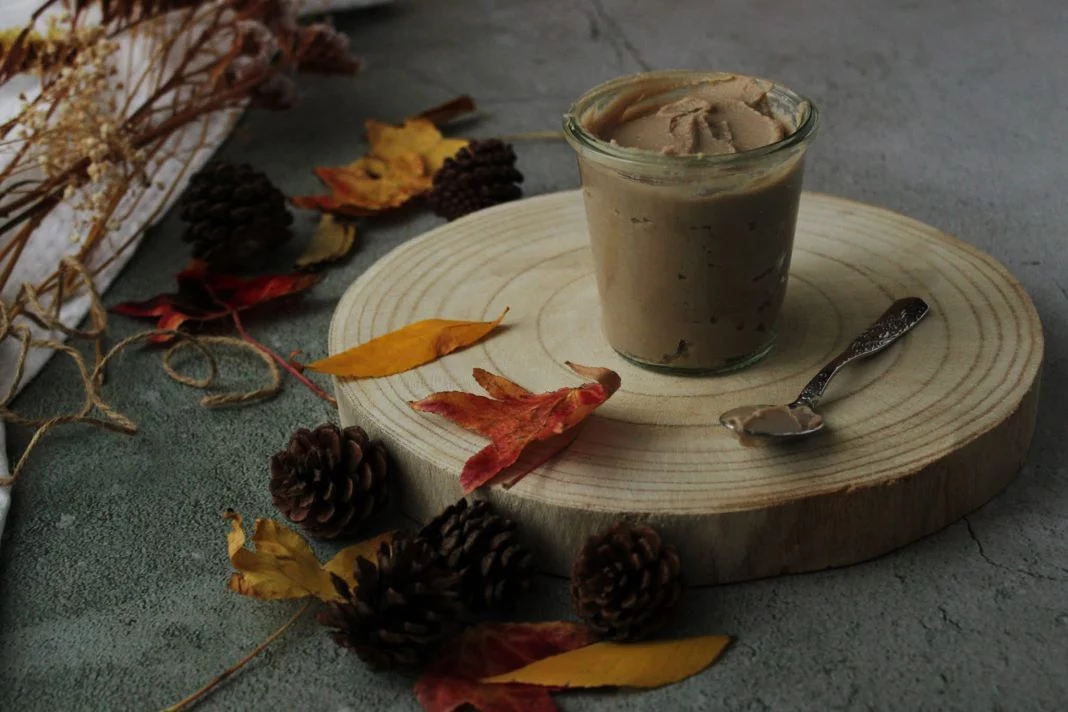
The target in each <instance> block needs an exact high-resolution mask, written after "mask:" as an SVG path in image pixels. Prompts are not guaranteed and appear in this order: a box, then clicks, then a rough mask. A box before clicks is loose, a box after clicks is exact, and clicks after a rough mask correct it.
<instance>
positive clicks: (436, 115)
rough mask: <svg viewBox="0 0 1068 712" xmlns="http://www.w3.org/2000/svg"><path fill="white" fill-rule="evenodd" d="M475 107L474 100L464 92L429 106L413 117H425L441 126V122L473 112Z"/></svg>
mask: <svg viewBox="0 0 1068 712" xmlns="http://www.w3.org/2000/svg"><path fill="white" fill-rule="evenodd" d="M477 109H478V107H477V106H475V100H474V99H472V98H471V97H469V96H468V95H467V94H464V95H462V96H458V97H456V98H455V99H450V100H449V101H446V102H445V103H444V104H439V105H438V106H434V107H431V108H429V109H427V110H426V111H424V112H422V113H421V114H419V115H418V116H417V117H415V118H420V119H426V120H427V121H429V122H431V123H432V124H434V125H435V126H441V125H442V124H447V123H449V122H450V121H453V120H454V119H458V118H460V117H461V116H466V115H467V114H473V113H474V112H475V111H476V110H477Z"/></svg>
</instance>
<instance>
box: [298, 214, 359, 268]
mask: <svg viewBox="0 0 1068 712" xmlns="http://www.w3.org/2000/svg"><path fill="white" fill-rule="evenodd" d="M355 244H356V226H355V225H353V224H352V223H348V222H342V221H341V220H338V219H337V218H335V217H334V216H333V215H329V214H328V215H323V217H322V218H321V219H320V220H319V225H318V226H317V227H316V228H315V233H314V234H313V235H312V239H311V242H309V243H308V247H307V249H305V250H304V254H302V255H301V256H300V257H298V258H297V263H296V264H297V268H298V269H308V268H310V267H318V266H319V265H323V264H326V263H328V262H335V261H337V260H339V259H341V258H342V257H344V256H345V255H347V254H348V253H349V252H350V251H351V250H352V248H353V246H354V245H355Z"/></svg>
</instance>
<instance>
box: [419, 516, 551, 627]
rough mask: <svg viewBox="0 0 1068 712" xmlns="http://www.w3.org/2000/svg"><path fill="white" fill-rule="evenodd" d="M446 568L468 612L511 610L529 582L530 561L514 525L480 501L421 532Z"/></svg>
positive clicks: (531, 563) (527, 588) (438, 518)
mask: <svg viewBox="0 0 1068 712" xmlns="http://www.w3.org/2000/svg"><path fill="white" fill-rule="evenodd" d="M419 537H420V538H421V539H425V540H426V541H428V542H430V544H431V546H433V547H434V549H435V551H437V553H438V555H439V556H441V557H442V560H443V561H444V563H445V566H446V567H447V568H448V569H449V570H450V571H456V572H458V573H460V574H461V576H462V582H461V589H460V590H461V597H462V599H463V602H464V604H465V605H466V606H467V607H468V608H469V610H471V611H472V612H476V613H480V612H483V611H494V610H502V609H510V608H511V607H512V606H513V604H514V603H515V600H516V599H517V598H518V597H519V596H520V595H522V593H523V592H524V591H527V590H529V589H530V587H531V585H532V583H533V579H534V559H533V557H532V556H531V554H530V552H529V551H527V549H526V548H524V547H523V546H522V545H521V544H520V543H519V538H518V536H517V534H516V524H515V522H513V521H512V520H510V519H505V518H504V517H502V516H500V515H498V514H496V513H495V512H494V511H493V509H492V507H491V506H490V503H489V502H487V501H485V500H479V501H477V502H474V503H473V504H471V505H470V506H469V505H468V502H467V500H466V499H461V500H460V501H459V502H457V503H456V504H454V505H452V506H450V507H448V508H447V509H446V510H445V511H444V512H442V513H441V514H440V515H438V517H437V518H436V519H434V520H433V521H432V522H430V523H429V524H427V525H426V526H425V527H423V529H422V531H420V532H419Z"/></svg>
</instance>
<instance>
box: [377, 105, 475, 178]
mask: <svg viewBox="0 0 1068 712" xmlns="http://www.w3.org/2000/svg"><path fill="white" fill-rule="evenodd" d="M365 126H366V128H367V140H368V142H369V143H370V144H371V154H372V155H375V156H379V157H380V158H385V159H390V158H396V157H397V156H400V155H402V154H405V153H417V154H419V156H421V157H422V158H423V160H424V161H426V166H427V169H428V170H429V172H430V174H431V175H433V174H434V173H437V172H438V170H440V169H441V166H442V165H444V163H445V159H447V158H452V157H453V156H455V155H456V154H457V153H458V152H459V151H460V149H461V148H463V147H464V146H466V145H467V144H468V143H470V142H469V141H468V140H467V139H461V138H445V137H443V136H442V135H441V131H438V127H437V126H435V125H434V124H433V122H431V121H430V120H429V119H424V118H420V117H416V118H413V119H408V120H407V121H405V122H404V125H403V126H391V125H389V124H385V123H382V122H381V121H375V120H374V119H368V121H367V123H366V124H365Z"/></svg>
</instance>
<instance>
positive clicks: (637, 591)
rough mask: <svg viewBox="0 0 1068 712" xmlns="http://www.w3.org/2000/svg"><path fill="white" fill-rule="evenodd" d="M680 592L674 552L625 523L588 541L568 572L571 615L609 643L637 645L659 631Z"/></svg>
mask: <svg viewBox="0 0 1068 712" xmlns="http://www.w3.org/2000/svg"><path fill="white" fill-rule="evenodd" d="M682 591H683V581H682V577H681V573H680V570H679V555H678V552H676V551H675V547H673V546H670V545H668V544H664V543H663V542H662V541H661V540H660V535H659V534H657V533H656V532H655V531H654V530H653V529H650V528H649V527H644V526H640V525H636V524H629V523H627V522H617V523H616V524H614V525H612V526H611V527H610V528H609V529H608V530H607V531H604V532H602V533H601V534H598V535H595V536H592V537H590V538H589V540H588V541H587V542H586V545H585V546H584V547H583V548H582V551H580V552H579V555H578V558H576V559H575V564H574V566H573V567H572V569H571V602H572V605H573V606H574V608H575V612H576V613H577V614H578V616H579V618H581V619H582V620H583V622H585V623H586V625H588V626H589V627H590V628H591V629H593V630H594V631H595V632H596V633H598V634H599V635H601V636H602V637H604V638H611V639H613V640H637V639H639V638H644V637H646V636H647V635H649V634H650V633H652V632H654V631H655V630H656V629H658V628H660V627H661V626H662V625H663V624H664V622H665V621H666V620H667V618H668V616H669V614H670V613H671V612H672V610H673V609H674V608H675V606H676V605H677V604H678V602H679V598H680V597H681V595H682Z"/></svg>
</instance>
